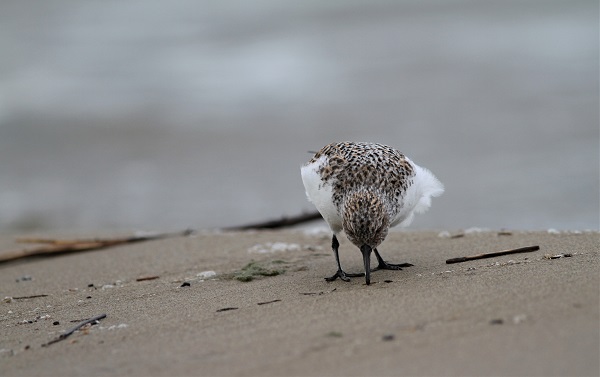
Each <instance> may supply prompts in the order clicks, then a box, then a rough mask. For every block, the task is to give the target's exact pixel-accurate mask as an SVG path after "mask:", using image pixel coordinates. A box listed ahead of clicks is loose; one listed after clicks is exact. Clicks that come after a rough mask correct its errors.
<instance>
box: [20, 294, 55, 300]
mask: <svg viewBox="0 0 600 377" xmlns="http://www.w3.org/2000/svg"><path fill="white" fill-rule="evenodd" d="M38 297H48V295H31V296H21V297H13V298H12V299H13V300H25V299H28V298H38Z"/></svg>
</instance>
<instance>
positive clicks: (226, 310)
mask: <svg viewBox="0 0 600 377" xmlns="http://www.w3.org/2000/svg"><path fill="white" fill-rule="evenodd" d="M238 309H239V308H235V307H229V308H222V309H217V313H218V312H228V311H230V310H238Z"/></svg>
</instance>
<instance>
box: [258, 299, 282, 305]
mask: <svg viewBox="0 0 600 377" xmlns="http://www.w3.org/2000/svg"><path fill="white" fill-rule="evenodd" d="M279 301H281V300H271V301H265V302H259V303H257V304H256V305H267V304H272V303H274V302H279Z"/></svg>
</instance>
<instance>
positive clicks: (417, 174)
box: [301, 142, 444, 284]
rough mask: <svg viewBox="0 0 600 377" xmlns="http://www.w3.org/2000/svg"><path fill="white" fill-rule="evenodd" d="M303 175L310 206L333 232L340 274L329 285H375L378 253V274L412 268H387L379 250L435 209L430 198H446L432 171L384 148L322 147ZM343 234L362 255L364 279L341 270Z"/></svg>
mask: <svg viewBox="0 0 600 377" xmlns="http://www.w3.org/2000/svg"><path fill="white" fill-rule="evenodd" d="M301 172H302V182H303V183H304V188H305V189H306V196H307V197H308V200H309V201H310V202H312V203H313V204H314V205H315V206H316V207H317V210H319V212H320V213H321V215H322V216H323V218H324V219H325V221H326V222H327V224H329V227H330V228H331V230H332V232H333V238H332V240H331V246H332V248H333V252H334V254H335V260H336V262H337V267H338V270H337V272H336V273H335V275H333V276H331V277H327V278H325V280H327V281H333V280H335V279H337V278H340V279H342V280H344V281H349V280H350V277H358V276H365V279H366V283H367V284H370V282H371V279H370V276H371V275H370V273H371V269H370V260H371V251H375V256H376V257H377V261H378V262H379V265H378V266H377V267H376V268H375V269H374V270H373V271H376V270H379V269H388V270H401V269H402V267H409V266H412V265H411V264H410V263H402V264H391V263H387V262H386V261H384V260H383V259H382V258H381V255H379V252H378V251H377V247H378V246H379V245H380V244H381V242H383V240H384V239H385V237H386V236H387V234H388V230H389V228H390V227H393V226H396V225H401V226H408V225H409V224H410V223H411V222H412V220H413V217H414V214H415V213H422V212H424V211H426V210H427V209H428V208H429V207H430V206H431V197H435V196H439V195H441V194H442V193H443V192H444V186H443V185H442V183H441V182H440V181H439V180H438V179H437V178H436V177H435V176H434V175H433V174H432V173H431V172H430V171H429V170H427V169H425V168H422V167H420V166H418V165H416V164H415V163H414V162H412V161H411V160H410V159H409V158H408V157H406V156H404V155H403V154H402V153H400V152H399V151H397V150H395V149H393V148H391V147H388V146H385V145H382V144H375V143H354V142H342V143H332V144H329V145H326V146H325V147H323V149H321V150H320V151H318V152H317V153H316V154H315V155H314V156H313V158H311V159H310V160H309V161H308V162H307V163H306V164H304V165H303V166H302V169H301ZM342 230H343V231H344V232H345V233H346V236H347V237H348V239H349V240H350V241H351V242H352V243H353V244H354V245H356V246H357V247H358V248H359V249H360V251H361V253H362V255H363V261H364V265H365V273H364V274H362V273H361V274H349V273H346V272H344V270H342V266H341V265H340V257H339V254H338V249H339V242H338V239H337V237H336V235H337V234H338V233H339V232H340V231H342Z"/></svg>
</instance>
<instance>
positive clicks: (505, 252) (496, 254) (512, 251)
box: [446, 245, 540, 264]
mask: <svg viewBox="0 0 600 377" xmlns="http://www.w3.org/2000/svg"><path fill="white" fill-rule="evenodd" d="M539 249H540V247H539V246H537V245H536V246H527V247H520V248H518V249H508V250H502V251H497V252H494V253H485V254H477V255H472V256H469V257H459V258H451V259H448V260H446V264H452V263H461V262H467V261H470V260H476V259H484V258H492V257H499V256H501V255H508V254H516V253H529V252H532V251H536V250H539Z"/></svg>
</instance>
